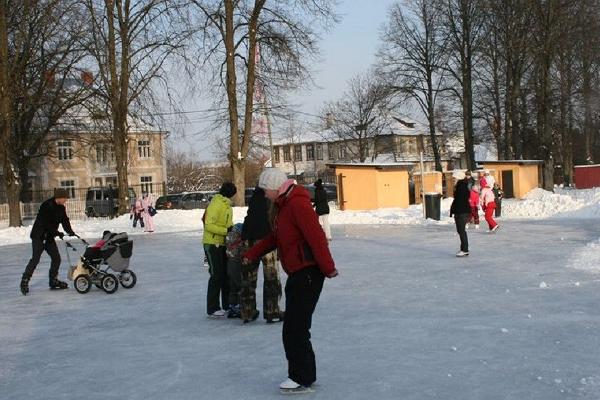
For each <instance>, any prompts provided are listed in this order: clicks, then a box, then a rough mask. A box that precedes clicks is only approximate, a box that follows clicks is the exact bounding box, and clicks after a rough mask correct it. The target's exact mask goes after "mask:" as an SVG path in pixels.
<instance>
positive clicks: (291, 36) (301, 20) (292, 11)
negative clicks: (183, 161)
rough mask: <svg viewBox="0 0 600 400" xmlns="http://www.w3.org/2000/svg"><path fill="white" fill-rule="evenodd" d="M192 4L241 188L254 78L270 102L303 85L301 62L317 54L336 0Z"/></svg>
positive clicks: (305, 76) (227, 0) (225, 0)
mask: <svg viewBox="0 0 600 400" xmlns="http://www.w3.org/2000/svg"><path fill="white" fill-rule="evenodd" d="M194 3H195V4H196V6H197V7H198V9H199V10H200V11H201V13H202V15H203V21H202V24H201V26H202V32H203V35H204V36H203V48H204V49H205V55H206V63H207V64H211V65H212V66H213V67H214V69H213V71H214V74H213V79H212V81H213V82H214V83H216V84H215V87H214V89H216V91H217V93H219V94H224V97H225V98H226V103H227V122H226V124H227V126H228V128H229V156H228V159H229V162H230V164H231V168H232V174H233V182H234V184H235V185H236V187H237V188H238V189H242V188H244V187H245V173H244V170H245V168H246V159H247V157H248V152H249V150H250V144H251V136H252V115H253V113H254V112H256V111H257V110H256V109H257V107H256V105H255V104H254V98H253V95H254V92H255V85H256V83H257V79H259V80H260V81H261V83H262V84H263V85H264V88H265V91H268V93H269V96H270V99H271V100H270V103H271V104H273V100H272V99H273V97H274V96H275V95H276V94H277V93H281V92H282V91H285V90H288V89H292V88H295V87H298V86H299V85H302V84H304V83H305V82H306V81H307V80H308V77H309V70H308V68H307V64H306V62H307V60H309V59H311V58H312V57H313V56H315V55H316V53H317V39H318V34H317V30H318V29H319V28H320V27H322V26H326V25H327V24H329V23H331V22H333V21H335V16H334V13H333V6H334V3H335V1H334V0H281V1H277V2H270V3H269V4H267V1H266V0H254V1H251V0H243V1H239V0H208V1H200V0H194ZM258 57H260V69H259V68H258V66H257V59H258ZM257 73H258V75H257ZM223 89H224V92H223ZM215 97H217V98H218V99H223V97H220V96H215ZM234 202H235V204H237V205H242V204H243V191H242V190H238V193H237V194H236V196H235V197H234Z"/></svg>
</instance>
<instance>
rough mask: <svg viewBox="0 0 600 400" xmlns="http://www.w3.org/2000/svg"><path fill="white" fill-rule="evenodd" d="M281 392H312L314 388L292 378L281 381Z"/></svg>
mask: <svg viewBox="0 0 600 400" xmlns="http://www.w3.org/2000/svg"><path fill="white" fill-rule="evenodd" d="M279 390H280V391H281V394H301V393H312V392H314V390H313V389H312V388H311V387H310V386H304V385H301V384H299V383H297V382H295V381H293V380H291V379H290V378H288V379H286V380H285V381H283V382H281V384H280V385H279Z"/></svg>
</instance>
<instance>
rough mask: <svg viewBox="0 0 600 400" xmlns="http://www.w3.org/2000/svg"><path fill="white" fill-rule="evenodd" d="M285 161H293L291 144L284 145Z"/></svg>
mask: <svg viewBox="0 0 600 400" xmlns="http://www.w3.org/2000/svg"><path fill="white" fill-rule="evenodd" d="M283 161H287V162H289V161H292V155H291V153H290V146H283Z"/></svg>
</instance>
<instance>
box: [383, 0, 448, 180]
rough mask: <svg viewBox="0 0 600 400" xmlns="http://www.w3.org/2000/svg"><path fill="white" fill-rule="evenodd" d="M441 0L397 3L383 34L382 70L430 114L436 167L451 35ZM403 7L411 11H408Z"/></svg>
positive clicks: (392, 82) (429, 119) (439, 167)
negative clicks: (438, 117) (445, 28)
mask: <svg viewBox="0 0 600 400" xmlns="http://www.w3.org/2000/svg"><path fill="white" fill-rule="evenodd" d="M440 5H441V4H440V2H439V1H438V0H410V1H406V5H405V6H403V5H401V4H399V3H397V4H394V5H393V6H392V8H391V9H390V15H389V20H388V23H387V24H386V25H385V26H384V28H383V32H382V35H381V40H382V42H383V43H382V48H381V49H380V50H379V53H378V54H379V57H378V58H379V60H380V64H381V67H380V71H381V73H382V74H383V75H384V76H385V77H386V79H387V80H389V81H390V86H391V87H392V88H394V89H395V90H396V91H397V92H399V93H400V94H402V95H404V96H406V97H407V98H409V99H411V100H413V101H414V102H416V103H417V105H418V106H419V109H420V110H421V112H422V113H423V115H424V116H425V118H427V122H428V125H429V135H430V137H431V145H432V150H433V156H434V159H435V169H436V170H437V171H441V170H442V163H441V156H440V150H439V144H438V143H437V138H436V126H435V121H436V116H435V110H436V102H437V100H438V96H439V95H440V93H442V92H443V91H444V90H445V87H444V83H445V76H444V67H445V66H446V64H447V60H448V57H447V53H446V47H447V44H448V43H447V42H448V41H447V37H446V36H444V35H443V32H442V30H441V27H442V26H441V23H442V14H441V8H440ZM403 9H406V10H407V11H408V12H407V13H405V12H404V11H403Z"/></svg>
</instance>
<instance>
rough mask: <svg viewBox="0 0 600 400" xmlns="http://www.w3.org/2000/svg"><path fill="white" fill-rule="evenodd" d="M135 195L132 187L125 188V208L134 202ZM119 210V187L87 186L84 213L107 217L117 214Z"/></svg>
mask: <svg viewBox="0 0 600 400" xmlns="http://www.w3.org/2000/svg"><path fill="white" fill-rule="evenodd" d="M136 198H137V196H136V194H135V191H134V190H133V189H132V188H129V189H128V190H127V196H126V197H125V200H126V201H127V203H128V204H127V208H131V206H133V204H135V200H136ZM118 210H119V189H118V188H113V187H110V186H109V187H106V186H96V187H89V188H88V191H87V195H86V196H85V215H86V216H88V217H107V216H113V215H117V212H118Z"/></svg>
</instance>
